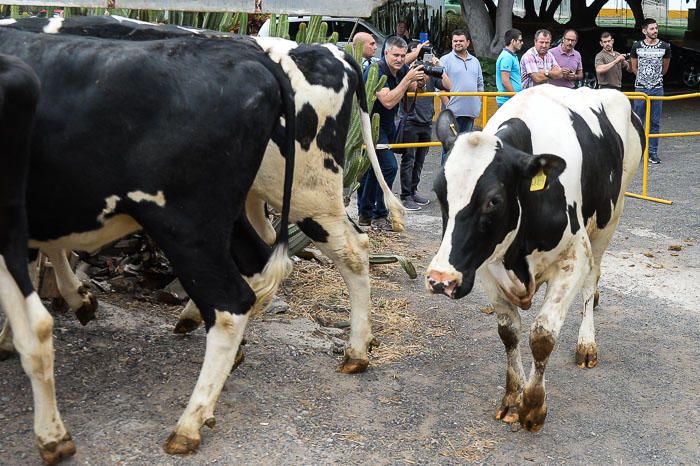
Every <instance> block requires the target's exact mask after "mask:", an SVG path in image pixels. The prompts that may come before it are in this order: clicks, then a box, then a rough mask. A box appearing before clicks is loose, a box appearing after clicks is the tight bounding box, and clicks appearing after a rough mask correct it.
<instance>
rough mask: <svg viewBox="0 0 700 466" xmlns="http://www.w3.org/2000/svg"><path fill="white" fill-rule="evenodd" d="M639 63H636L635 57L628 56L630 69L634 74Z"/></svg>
mask: <svg viewBox="0 0 700 466" xmlns="http://www.w3.org/2000/svg"><path fill="white" fill-rule="evenodd" d="M638 66H639V64H638V63H637V59H636V58H630V71H631V72H632V73H634V74H637V69H638Z"/></svg>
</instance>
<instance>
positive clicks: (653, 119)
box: [632, 87, 664, 160]
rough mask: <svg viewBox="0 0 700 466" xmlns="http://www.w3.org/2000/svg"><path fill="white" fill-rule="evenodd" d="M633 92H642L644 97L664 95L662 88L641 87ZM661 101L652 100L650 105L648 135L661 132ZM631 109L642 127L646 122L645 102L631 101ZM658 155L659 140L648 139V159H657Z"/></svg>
mask: <svg viewBox="0 0 700 466" xmlns="http://www.w3.org/2000/svg"><path fill="white" fill-rule="evenodd" d="M634 91H635V92H643V93H645V94H646V95H654V96H662V95H664V89H663V88H662V87H656V88H653V89H645V88H643V87H636V88H635V89H634ZM662 103H663V101H661V100H652V101H651V102H650V104H651V115H650V120H649V134H658V133H659V132H660V131H661V107H662V105H661V104H662ZM632 106H633V107H632V108H634V113H636V114H637V116H638V117H639V119H640V120H642V125H643V124H644V122H645V121H646V120H645V119H644V117H645V115H644V109H645V107H646V101H644V100H633V101H632ZM658 153H659V138H649V159H651V160H656V159H658Z"/></svg>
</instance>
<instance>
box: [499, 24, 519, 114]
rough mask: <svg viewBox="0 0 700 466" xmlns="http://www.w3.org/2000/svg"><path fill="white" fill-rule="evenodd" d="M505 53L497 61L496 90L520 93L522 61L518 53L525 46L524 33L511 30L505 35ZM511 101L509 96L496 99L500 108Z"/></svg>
mask: <svg viewBox="0 0 700 466" xmlns="http://www.w3.org/2000/svg"><path fill="white" fill-rule="evenodd" d="M505 44H506V46H505V47H504V48H503V51H502V52H501V54H500V55H499V56H498V59H497V60H496V88H497V89H498V92H520V91H521V90H522V88H523V84H522V82H521V80H520V61H519V60H518V55H517V54H516V53H517V52H519V51H520V49H521V48H522V46H523V33H522V32H520V31H519V30H517V29H509V30H508V31H506V34H505ZM508 99H510V97H509V96H500V95H499V96H498V97H496V104H497V105H498V106H499V107H500V106H501V105H503V104H504V103H506V101H507V100H508Z"/></svg>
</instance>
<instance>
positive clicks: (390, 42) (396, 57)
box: [357, 36, 425, 231]
mask: <svg viewBox="0 0 700 466" xmlns="http://www.w3.org/2000/svg"><path fill="white" fill-rule="evenodd" d="M407 47H408V46H407V45H406V41H404V40H403V39H402V38H400V37H397V36H392V37H390V38H388V39H387V40H386V50H385V51H384V56H383V57H382V59H381V60H380V61H379V63H378V67H379V76H380V77H381V76H382V75H386V77H387V80H386V84H385V85H384V87H383V88H381V89H380V90H379V91H378V92H377V100H376V101H375V102H374V107H372V112H371V113H372V114H375V113H378V114H379V138H378V140H377V144H392V143H393V142H394V141H395V140H396V126H395V124H394V119H395V117H396V112H397V110H398V105H399V103H400V102H401V99H402V98H403V96H404V94H406V91H409V90H415V88H416V81H421V80H422V79H423V77H424V76H425V73H424V72H423V65H420V66H417V67H413V68H409V67H408V66H407V65H406V64H405V60H406V49H407ZM368 73H369V68H367V69H366V70H365V73H364V78H365V81H366V80H367V74H368ZM377 158H378V159H379V166H380V167H381V169H382V174H383V175H384V179H385V180H386V182H387V184H388V185H389V186H391V185H392V184H393V183H394V179H395V178H396V172H397V171H398V164H397V163H396V157H395V156H394V152H393V151H392V150H391V149H382V150H378V151H377ZM357 210H358V212H359V222H358V223H359V224H360V225H362V226H369V225H371V226H372V228H376V229H379V230H387V231H392V230H393V226H392V225H391V222H390V221H389V219H388V215H389V211H388V210H387V208H386V206H385V205H384V195H383V193H382V188H381V187H380V186H379V182H378V181H377V178H376V177H375V176H374V171H373V170H372V168H370V169H369V170H367V173H365V175H364V176H363V177H362V180H361V181H360V189H359V190H358V191H357Z"/></svg>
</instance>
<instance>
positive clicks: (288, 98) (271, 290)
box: [249, 60, 296, 309]
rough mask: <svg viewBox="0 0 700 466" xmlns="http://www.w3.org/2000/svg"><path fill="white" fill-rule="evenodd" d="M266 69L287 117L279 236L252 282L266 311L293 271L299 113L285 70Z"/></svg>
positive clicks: (258, 304)
mask: <svg viewBox="0 0 700 466" xmlns="http://www.w3.org/2000/svg"><path fill="white" fill-rule="evenodd" d="M265 66H266V67H267V68H268V70H270V72H271V73H272V74H273V75H274V76H275V78H276V79H277V81H278V83H279V85H280V94H281V101H282V107H283V113H284V120H285V123H284V127H285V134H284V144H283V146H282V148H281V152H282V155H283V156H284V194H283V198H282V216H281V217H280V232H279V234H278V235H277V241H276V244H275V247H274V250H273V251H272V255H271V256H270V259H269V260H268V261H267V264H266V265H265V268H264V269H263V271H262V273H261V275H262V277H260V279H258V280H255V281H254V282H249V283H250V285H251V287H252V288H253V291H254V292H255V295H256V298H257V301H256V308H258V309H260V308H261V307H262V308H264V307H265V306H267V304H269V302H270V301H271V299H272V295H274V294H275V292H276V291H277V288H278V287H279V284H280V283H281V282H282V280H284V279H285V278H286V277H287V275H289V272H291V270H292V261H291V260H290V259H289V255H288V251H289V231H288V229H287V225H288V224H289V211H290V204H291V198H292V180H293V179H294V152H295V150H294V149H295V146H294V145H295V143H294V138H295V136H296V126H295V121H296V110H295V106H294V91H293V89H292V85H291V83H290V81H289V77H288V76H287V74H286V73H285V72H284V70H282V67H281V66H280V65H278V64H277V63H274V62H273V61H272V60H265Z"/></svg>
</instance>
